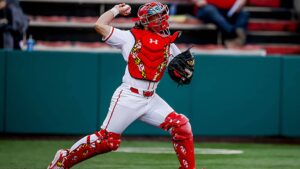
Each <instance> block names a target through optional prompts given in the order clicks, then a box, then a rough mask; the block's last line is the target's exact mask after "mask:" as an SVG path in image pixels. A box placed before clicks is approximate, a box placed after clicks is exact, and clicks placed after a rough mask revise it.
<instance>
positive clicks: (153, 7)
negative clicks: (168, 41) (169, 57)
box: [137, 2, 170, 35]
mask: <svg viewBox="0 0 300 169" xmlns="http://www.w3.org/2000/svg"><path fill="white" fill-rule="evenodd" d="M137 15H138V19H139V21H140V23H141V24H142V25H144V26H147V27H148V28H149V29H150V30H152V31H153V32H155V33H158V34H163V35H170V31H169V22H168V19H169V8H168V6H167V5H164V4H162V3H160V2H149V3H146V4H145V5H142V6H141V7H140V8H139V10H138V13H137Z"/></svg>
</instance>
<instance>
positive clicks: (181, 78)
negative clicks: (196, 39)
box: [168, 48, 195, 85]
mask: <svg viewBox="0 0 300 169" xmlns="http://www.w3.org/2000/svg"><path fill="white" fill-rule="evenodd" d="M194 65H195V59H194V56H193V55H192V53H191V51H190V48H189V49H187V50H186V51H184V52H182V53H180V54H179V55H177V56H175V57H174V59H172V60H171V61H170V63H169V65H168V72H169V75H170V77H171V78H172V80H174V81H175V82H176V83H178V85H186V84H190V83H191V80H192V77H193V72H194Z"/></svg>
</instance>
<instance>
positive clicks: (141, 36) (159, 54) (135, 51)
mask: <svg viewBox="0 0 300 169" xmlns="http://www.w3.org/2000/svg"><path fill="white" fill-rule="evenodd" d="M131 33H132V34H133V36H134V37H135V44H134V46H133V48H132V49H131V52H130V54H129V58H128V69H129V73H130V75H131V76H132V77H134V78H136V79H142V80H147V81H153V82H158V81H159V80H160V79H161V78H162V76H163V74H164V71H165V70H166V66H167V63H168V59H169V56H170V44H171V43H172V42H174V41H175V40H176V38H177V37H178V35H179V32H176V33H174V34H173V35H171V36H167V37H162V36H159V35H158V34H155V33H152V32H150V31H146V30H141V29H135V28H133V29H131Z"/></svg>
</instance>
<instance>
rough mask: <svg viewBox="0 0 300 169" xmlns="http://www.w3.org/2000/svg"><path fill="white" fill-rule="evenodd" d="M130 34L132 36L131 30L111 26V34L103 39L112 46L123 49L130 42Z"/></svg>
mask: <svg viewBox="0 0 300 169" xmlns="http://www.w3.org/2000/svg"><path fill="white" fill-rule="evenodd" d="M129 36H132V35H131V33H130V31H128V30H120V29H118V28H114V27H111V29H110V33H109V35H108V36H107V37H104V38H103V39H102V40H103V41H104V42H105V43H107V44H108V45H110V46H112V47H115V48H118V49H122V48H123V46H124V45H126V43H127V42H128V39H129Z"/></svg>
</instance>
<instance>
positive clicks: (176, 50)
mask: <svg viewBox="0 0 300 169" xmlns="http://www.w3.org/2000/svg"><path fill="white" fill-rule="evenodd" d="M180 53H181V51H180V49H179V48H178V47H177V46H176V45H175V44H174V43H171V45H170V59H169V62H170V61H171V60H172V59H173V58H174V57H175V56H177V55H179V54H180Z"/></svg>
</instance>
